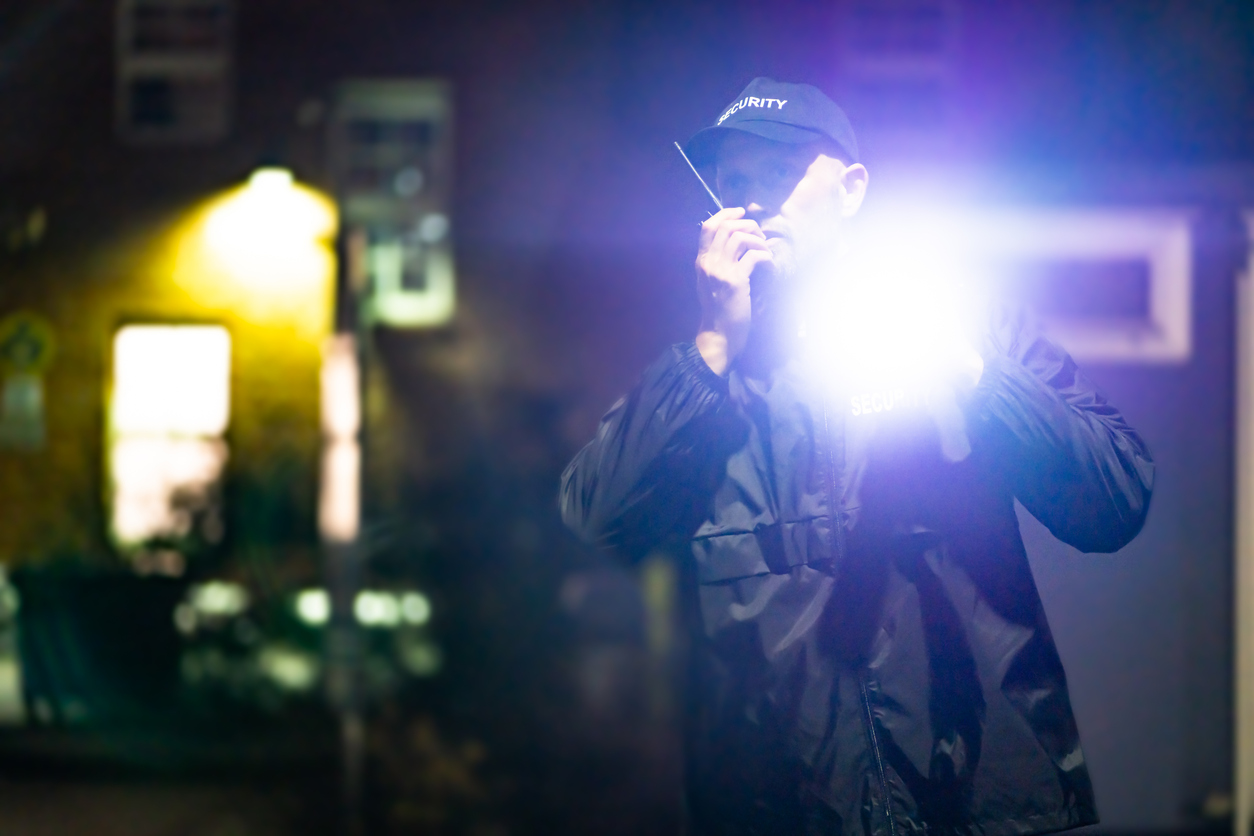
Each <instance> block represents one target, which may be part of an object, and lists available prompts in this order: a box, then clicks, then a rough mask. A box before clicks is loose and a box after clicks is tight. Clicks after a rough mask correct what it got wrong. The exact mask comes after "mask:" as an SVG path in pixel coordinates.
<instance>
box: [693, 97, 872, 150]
mask: <svg viewBox="0 0 1254 836" xmlns="http://www.w3.org/2000/svg"><path fill="white" fill-rule="evenodd" d="M728 131H742V132H744V133H750V134H755V135H757V136H760V137H763V138H764V139H770V140H774V141H775V142H787V143H790V144H794V145H802V144H805V143H808V142H816V141H822V140H829V141H831V142H833V143H835V145H836V146H837V148H839V150H840V151H841V152H842V154H841V160H842V162H845V163H846V164H852V163H856V162H857V161H858V140H857V139H855V138H854V135H853V126H852V125H850V124H849V117H848V116H846V115H845V112H844V111H843V110H841V109H840V107H839V106H838V105H837V104H836V103H835V102H834V101H832V100H831V99H829V98H828V97H827V96H826V95H824V93H823V91H821V90H819V89H818V88H817V87H814V86H812V85H809V84H789V83H787V82H783V81H776V80H775V79H773V78H761V77H759V78H755V79H754V80H753V81H751V82H749V86H748V87H746V88H745V89H744V90H743V91H741V93H740V96H739V97H738V98H737V99H736V101H734V102H732V103H731V104H729V105H728V106H727V107H725V108H723V110H722V112H721V113H720V115H719V117H718V120H717V121H716V122H715V123H714V124H713V125H711V126H710V127H708V128H703V129H702V130H700V131H697V133H696V134H695V135H694V136H693V137H692V139H690V140H688V145H687V146H686V147H685V148H684V150H685V152H686V153H687V154H688V157H689V158H690V159H691V160H692V161H693V163H695V164H696V165H710V164H712V163H713V162H714V155H715V154H716V153H717V152H718V146H719V143H720V142H721V141H722V140H723V138H724V137H726V136H727V132H728Z"/></svg>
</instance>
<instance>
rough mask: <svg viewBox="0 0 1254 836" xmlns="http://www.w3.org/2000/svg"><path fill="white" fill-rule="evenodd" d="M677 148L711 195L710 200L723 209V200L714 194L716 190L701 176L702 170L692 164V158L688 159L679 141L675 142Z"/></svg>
mask: <svg viewBox="0 0 1254 836" xmlns="http://www.w3.org/2000/svg"><path fill="white" fill-rule="evenodd" d="M675 148H676V150H678V151H679V156H681V157H683V158H684V162H686V163H687V164H688V167H689V168H691V169H692V173H693V174H695V175H697V181H698V182H699V183H700V184H701V188H703V189H705V193H706V194H708V195H709V196H710V200H712V201H714V205H715V206H717V207H718V208H719V210H720V211H721V210H722V208H723V201H721V200H719V199H718V196H717V195H716V194H714V192H713V191H711V190H710V187H709V186H707V185H706V184H705V179H704V178H703V177H702V176H701V172H699V171H697V167H696V166H695V165H693V164H692V160H690V159H688V155H687V154H685V153H684V149H683V148H682V147H681V146H680V144H679V143H678V142H676V143H675Z"/></svg>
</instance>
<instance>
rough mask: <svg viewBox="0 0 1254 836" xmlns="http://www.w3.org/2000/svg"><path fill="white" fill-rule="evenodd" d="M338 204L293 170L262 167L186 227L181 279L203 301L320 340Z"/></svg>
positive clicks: (177, 271) (179, 254)
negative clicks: (297, 177) (290, 327)
mask: <svg viewBox="0 0 1254 836" xmlns="http://www.w3.org/2000/svg"><path fill="white" fill-rule="evenodd" d="M337 223H338V220H337V216H336V211H335V204H334V203H333V202H332V201H331V200H330V199H328V198H327V197H326V196H325V195H323V194H321V193H320V192H318V191H315V190H314V189H311V188H308V187H306V186H303V185H301V184H299V183H297V182H296V181H295V180H294V179H293V178H292V174H291V172H289V171H287V170H285V169H279V168H262V169H259V170H258V171H256V172H255V173H254V174H253V175H252V177H250V178H249V180H248V183H247V184H245V185H243V186H240V187H239V188H236V189H233V190H231V191H229V192H227V193H226V194H224V195H222V196H221V197H219V198H216V199H215V200H213V201H211V202H210V203H208V204H207V205H206V206H205V207H204V208H203V209H202V210H201V211H199V212H197V213H195V214H194V215H193V216H192V217H191V218H190V220H189V222H188V223H187V224H186V225H185V226H184V227H183V228H182V229H181V231H180V234H179V239H178V243H177V249H176V261H175V267H174V280H175V283H176V284H178V285H179V286H180V287H182V288H183V289H184V290H186V291H187V292H188V293H189V295H190V296H191V297H192V298H193V299H194V300H195V301H196V302H198V303H199V304H201V305H203V306H205V307H208V308H222V309H229V310H231V311H232V313H234V314H235V315H238V316H240V317H242V318H243V319H245V320H247V321H250V322H256V323H259V324H265V325H275V324H281V323H288V324H293V325H296V326H297V328H298V329H299V331H300V333H301V335H302V336H303V337H304V338H306V339H308V340H310V341H314V340H317V339H319V338H320V337H321V336H322V335H323V334H325V333H326V330H327V327H328V325H329V316H330V301H331V288H332V281H333V279H334V276H335V255H334V250H333V247H332V239H333V236H334V234H335V230H336V225H337Z"/></svg>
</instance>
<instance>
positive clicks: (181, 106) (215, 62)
mask: <svg viewBox="0 0 1254 836" xmlns="http://www.w3.org/2000/svg"><path fill="white" fill-rule="evenodd" d="M233 17H234V15H233V9H232V3H231V0H118V4H117V25H116V41H115V58H116V72H115V78H116V84H117V90H116V94H115V125H116V129H117V134H118V137H119V138H120V139H121V140H122V141H124V142H128V143H134V144H149V145H181V144H187V145H196V144H204V143H210V142H215V141H217V140H219V139H222V138H223V137H225V136H226V134H227V132H228V131H229V130H230V124H231V109H232V100H233V94H232V84H231V78H232V60H233V44H232V41H233V29H234V20H233Z"/></svg>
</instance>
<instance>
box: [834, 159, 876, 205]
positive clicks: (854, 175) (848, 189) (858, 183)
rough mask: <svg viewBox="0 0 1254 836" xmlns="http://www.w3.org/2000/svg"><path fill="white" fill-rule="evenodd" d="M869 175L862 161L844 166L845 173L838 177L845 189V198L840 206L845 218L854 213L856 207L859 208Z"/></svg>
mask: <svg viewBox="0 0 1254 836" xmlns="http://www.w3.org/2000/svg"><path fill="white" fill-rule="evenodd" d="M869 177H870V175H869V174H867V170H866V166H864V165H863V164H862V163H854V164H853V165H851V166H846V167H845V173H844V174H842V175H841V177H840V184H841V185H842V186H843V187H844V189H845V199H844V205H843V206H842V207H841V213H842V214H843V215H844V216H845V217H846V218H848V217H851V216H852V215H856V214H857V212H858V209H859V208H861V206H862V201H863V200H864V199H865V198H866V184H867V180H868V178H869Z"/></svg>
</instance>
